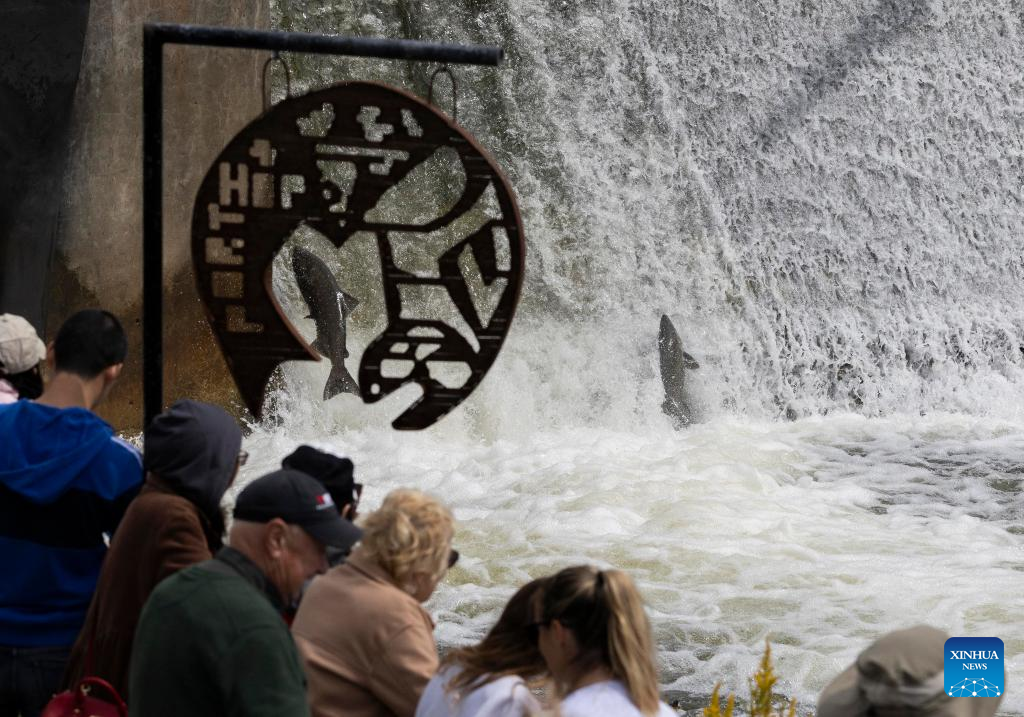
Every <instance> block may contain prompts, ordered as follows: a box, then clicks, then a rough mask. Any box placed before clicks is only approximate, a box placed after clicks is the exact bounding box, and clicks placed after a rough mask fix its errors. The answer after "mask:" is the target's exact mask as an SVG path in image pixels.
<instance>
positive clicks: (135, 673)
mask: <svg viewBox="0 0 1024 717" xmlns="http://www.w3.org/2000/svg"><path fill="white" fill-rule="evenodd" d="M233 516H234V523H233V524H232V526H231V532H230V537H229V546H230V547H224V548H222V549H221V550H220V551H219V552H218V553H217V555H216V557H215V558H214V559H213V560H208V561H206V562H203V563H200V564H198V565H193V566H192V567H190V568H186V569H185V570H182V571H181V572H178V573H176V574H175V575H172V576H171V577H169V578H168V579H167V580H165V581H163V582H162V583H160V585H159V586H158V587H157V588H156V590H154V591H153V594H152V595H151V596H150V598H149V600H148V601H147V602H146V606H145V608H143V611H142V616H141V618H140V619H139V626H138V628H137V630H136V632H135V643H134V646H133V649H132V659H131V679H130V692H131V702H130V705H129V710H130V714H131V715H139V716H140V717H171V716H172V715H173V716H174V717H177V716H178V715H189V716H190V717H205V716H206V715H209V716H210V717H213V716H214V715H216V716H217V717H220V716H222V715H237V716H238V717H242V716H243V715H244V716H257V715H266V717H292V716H301V717H307V716H308V715H309V705H308V703H307V701H306V678H305V675H304V674H303V671H302V666H301V663H300V661H299V656H298V652H297V650H296V648H295V643H294V642H293V641H292V638H291V635H290V633H289V631H288V628H287V626H286V625H285V622H284V620H283V618H282V617H281V611H282V610H283V609H284V608H285V607H286V606H287V605H288V604H289V603H290V602H291V601H293V600H295V599H296V598H297V597H298V594H299V591H300V590H301V589H302V585H303V583H304V582H305V581H306V580H307V579H308V578H310V577H311V576H313V575H315V574H317V573H320V572H323V571H324V570H326V569H327V558H326V546H328V545H339V544H342V543H343V542H344V541H345V540H346V539H347V532H346V531H345V526H344V525H343V524H342V518H341V515H340V514H339V513H338V510H337V508H335V506H334V502H333V501H332V500H331V497H330V494H329V493H328V492H327V489H326V488H324V486H323V484H322V483H320V482H318V481H317V480H316V479H314V478H312V477H311V476H308V475H306V474H305V473H300V472H299V471H293V470H279V471H275V472H273V473H270V474H268V475H265V476H263V477H262V478H258V479H256V480H255V481H253V482H252V483H250V484H249V485H248V486H247V487H246V488H245V489H244V490H243V491H242V492H241V493H240V494H239V496H238V499H237V501H236V502H235V508H234V513H233Z"/></svg>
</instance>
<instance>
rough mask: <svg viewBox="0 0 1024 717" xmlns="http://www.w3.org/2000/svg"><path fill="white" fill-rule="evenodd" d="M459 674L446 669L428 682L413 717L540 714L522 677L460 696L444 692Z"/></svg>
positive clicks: (501, 679)
mask: <svg viewBox="0 0 1024 717" xmlns="http://www.w3.org/2000/svg"><path fill="white" fill-rule="evenodd" d="M459 672H461V670H460V668H458V667H454V666H451V667H445V668H444V669H442V670H441V671H440V672H438V673H437V674H436V675H434V677H433V678H432V679H431V680H430V682H428V683H427V687H426V689H425V690H423V696H422V697H420V703H419V704H418V705H417V706H416V717H528V715H532V714H535V713H538V712H540V704H539V703H538V702H537V700H536V699H535V698H534V696H533V694H532V693H531V692H530V688H529V687H527V686H526V683H525V682H523V680H522V678H520V677H516V676H514V675H513V676H510V677H499V678H498V679H497V680H494V681H493V682H488V683H487V684H485V685H482V686H480V687H477V688H476V689H475V690H470V691H469V692H466V693H464V694H463V695H462V698H461V699H459V695H458V694H457V693H449V692H446V691H445V686H446V685H447V684H448V682H449V681H451V680H452V679H453V678H454V677H455V675H457V674H459Z"/></svg>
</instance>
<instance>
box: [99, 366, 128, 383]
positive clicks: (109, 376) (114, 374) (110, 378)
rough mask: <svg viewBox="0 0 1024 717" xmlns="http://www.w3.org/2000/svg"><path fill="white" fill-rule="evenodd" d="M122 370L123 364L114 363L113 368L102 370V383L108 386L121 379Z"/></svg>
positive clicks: (108, 367)
mask: <svg viewBox="0 0 1024 717" xmlns="http://www.w3.org/2000/svg"><path fill="white" fill-rule="evenodd" d="M123 368H124V364H123V363H115V364H114V365H113V366H107V367H106V368H105V369H103V379H104V381H103V382H104V383H105V384H107V385H108V386H109V385H110V384H112V383H114V381H116V380H117V379H119V378H120V377H121V369H123Z"/></svg>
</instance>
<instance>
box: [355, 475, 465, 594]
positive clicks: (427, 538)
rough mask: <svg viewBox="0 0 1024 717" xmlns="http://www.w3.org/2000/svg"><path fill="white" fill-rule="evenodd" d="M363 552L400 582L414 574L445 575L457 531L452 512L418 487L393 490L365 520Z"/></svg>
mask: <svg viewBox="0 0 1024 717" xmlns="http://www.w3.org/2000/svg"><path fill="white" fill-rule="evenodd" d="M362 528H363V538H362V552H363V554H364V555H366V556H367V557H369V558H372V559H374V560H376V561H377V563H378V564H379V565H380V566H381V567H382V568H384V570H386V571H387V572H388V574H390V575H391V577H392V578H394V580H395V582H397V583H398V584H399V585H402V584H405V583H406V582H407V581H408V580H409V579H410V578H411V577H412V575H413V574H414V573H426V574H428V575H430V576H431V577H432V578H437V577H439V576H441V575H442V574H443V573H444V571H445V570H446V569H447V567H448V553H449V551H450V550H451V544H452V536H453V535H454V533H455V526H454V519H453V518H452V514H451V511H450V510H448V508H446V507H445V506H443V505H442V504H441V503H440V502H439V501H438V500H437V499H436V498H434V497H432V496H429V495H427V494H426V493H421V492H420V491H418V490H410V489H404V488H403V489H399V490H393V491H391V492H390V493H388V494H387V496H386V497H385V498H384V502H383V503H382V504H381V506H380V508H378V509H377V510H376V511H374V512H373V513H370V514H369V515H368V516H366V518H364V519H363V521H362Z"/></svg>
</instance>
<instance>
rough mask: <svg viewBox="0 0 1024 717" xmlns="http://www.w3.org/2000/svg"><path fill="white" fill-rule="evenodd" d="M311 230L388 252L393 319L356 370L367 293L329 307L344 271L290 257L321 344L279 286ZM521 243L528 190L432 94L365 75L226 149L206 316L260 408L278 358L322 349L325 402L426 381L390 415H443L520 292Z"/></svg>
mask: <svg viewBox="0 0 1024 717" xmlns="http://www.w3.org/2000/svg"><path fill="white" fill-rule="evenodd" d="M441 160H444V162H447V163H448V164H450V165H452V166H453V167H454V168H455V170H454V174H453V175H452V176H454V177H455V179H453V180H452V181H436V180H435V179H434V178H433V177H434V175H433V174H431V172H435V171H436V166H437V165H438V164H439V163H442V164H443V163H444V162H442V161H441ZM424 186H426V187H427V189H428V191H423V187H424ZM434 189H437V191H436V192H435V191H433V190H434ZM442 189H443V190H444V191H442ZM434 194H439V195H443V196H444V199H445V201H438V200H437V198H436V197H433V198H432V195H434ZM300 226H305V227H308V228H309V229H312V230H314V231H316V232H318V233H319V234H321V235H322V236H323V237H326V238H327V240H329V241H330V242H331V243H332V244H333V245H334V246H335V247H337V248H339V249H340V248H342V247H344V246H345V244H346V242H348V241H349V240H350V239H351V238H352V237H354V236H356V235H360V236H362V237H369V238H371V240H372V241H373V243H374V244H375V246H376V249H377V252H378V254H379V258H380V268H381V271H380V277H381V282H382V286H381V287H380V290H381V295H382V296H383V305H384V311H385V314H386V316H385V317H383V318H384V319H385V320H386V321H385V322H384V324H385V326H384V329H383V330H382V331H381V332H380V333H379V334H378V335H377V336H375V337H373V338H371V340H370V341H369V345H368V346H367V348H366V350H365V351H364V352H363V354H362V356H361V357H360V360H359V369H358V372H357V376H358V382H356V381H355V380H354V379H353V378H352V375H351V374H349V373H348V370H347V368H346V367H345V359H346V358H347V357H348V347H347V340H348V335H347V334H348V316H349V314H350V313H351V311H352V310H353V309H354V308H355V304H356V303H358V302H360V301H361V300H365V299H366V298H367V297H366V296H362V295H358V294H359V292H352V293H354V294H357V296H355V297H349V298H345V297H346V296H348V295H347V294H345V293H344V292H341V294H335V297H338V296H342V299H341V303H340V304H338V305H337V306H334V307H329V306H328V303H329V302H327V301H326V300H323V299H319V298H317V296H318V295H319V294H320V293H321V292H323V293H324V294H325V295H330V293H331V292H332V291H333V290H334V289H333V288H332V281H333V276H331V277H330V279H328V277H326V276H323V277H321V278H320V279H311V278H310V277H311V276H314V275H316V276H320V269H319V268H314V267H315V266H316V265H315V264H312V263H310V264H309V265H308V266H306V268H305V269H303V270H301V271H300V266H299V264H300V263H303V265H304V266H305V262H306V261H307V259H308V257H303V255H301V254H299V255H296V256H293V268H294V269H295V270H296V278H297V281H298V282H299V284H300V293H302V295H303V297H304V298H305V300H306V302H307V304H308V305H309V307H310V314H311V315H312V317H313V318H314V320H315V321H316V324H317V340H316V342H315V345H309V344H307V343H306V341H305V340H304V339H303V338H302V336H301V334H300V333H299V332H298V331H297V330H296V328H295V327H294V326H293V325H292V324H291V322H290V321H289V320H288V319H287V317H286V316H285V314H284V312H283V311H282V309H281V307H280V305H279V304H278V302H277V300H276V298H275V297H274V294H273V291H272V290H271V266H272V263H273V260H274V257H275V255H276V254H277V252H278V250H279V249H280V248H281V246H282V245H283V244H284V242H285V241H286V240H287V239H288V238H289V237H290V236H291V235H292V233H293V232H294V231H295V230H296V229H297V228H298V227H300ZM524 253H525V242H524V238H523V232H522V221H521V219H520V216H519V209H518V207H517V206H516V202H515V198H514V196H513V194H512V190H511V188H510V187H509V185H508V182H507V180H506V179H505V177H504V175H503V174H502V172H501V170H500V169H499V168H498V167H497V165H496V164H495V163H494V161H493V160H492V159H491V158H490V157H489V156H488V155H487V153H486V152H485V151H484V150H483V149H482V148H481V147H480V146H479V145H478V144H477V143H476V142H475V141H474V140H473V138H472V137H471V136H469V135H468V134H467V133H466V132H465V131H464V130H463V129H461V128H460V127H458V126H457V125H456V124H455V123H454V122H453V121H452V120H451V119H450V118H449V117H447V116H446V115H444V114H443V113H441V112H439V111H438V110H436V109H435V108H433V107H431V106H430V105H428V104H426V103H424V102H423V101H422V100H420V99H418V98H416V97H414V96H413V95H410V94H408V93H406V92H403V91H401V90H398V89H395V88H392V87H387V86H385V85H380V84H375V83H368V82H351V83H343V84H340V85H336V86H334V87H330V88H327V89H325V90H320V91H318V92H313V93H310V94H308V95H304V96H302V97H294V98H289V99H286V100H285V101H283V102H281V103H279V104H277V105H275V106H273V107H271V108H270V109H269V110H267V111H266V112H265V113H264V114H263V115H261V116H260V117H258V118H257V119H256V120H254V121H253V122H252V123H251V124H249V125H248V126H247V127H245V128H244V129H243V130H242V131H241V132H240V133H239V134H238V135H236V136H235V138H234V139H232V140H231V142H230V143H229V144H228V145H227V146H226V147H225V148H224V150H223V151H222V152H221V154H220V156H218V157H217V159H216V160H215V161H214V163H213V165H212V167H211V168H210V170H209V172H208V173H207V175H206V177H205V178H204V180H203V182H202V184H201V186H200V188H199V192H198V194H197V197H196V204H195V207H194V210H193V215H192V256H193V265H194V267H195V275H196V282H197V286H198V289H199V293H200V296H201V297H202V299H203V302H204V304H205V306H206V313H207V318H208V320H209V322H210V325H211V327H212V329H213V331H214V334H215V335H216V337H217V340H218V342H219V343H220V346H221V348H222V350H223V351H224V354H225V357H226V359H227V362H228V366H229V368H230V369H231V372H232V375H233V376H234V378H235V382H236V384H237V385H238V388H239V392H240V393H241V395H242V398H243V400H244V401H245V403H246V405H247V406H248V407H249V409H250V410H251V411H252V412H253V414H254V415H256V416H257V417H258V416H260V414H261V411H262V407H263V400H264V392H265V389H266V385H267V381H268V380H269V378H270V375H271V373H272V372H273V371H274V369H275V368H276V367H277V366H278V365H279V364H280V363H282V362H284V361H294V360H317V359H318V356H317V353H322V354H323V355H324V356H326V357H327V358H329V359H330V360H331V362H332V378H330V379H329V380H328V385H327V387H326V388H325V391H324V397H325V398H329V397H330V396H333V395H336V394H337V392H356V391H358V395H359V396H360V397H361V398H362V400H363V401H364V402H366V403H373V402H376V401H380V400H382V399H383V398H385V397H386V396H389V395H391V394H392V393H394V392H395V391H397V390H398V389H399V388H401V387H403V386H405V385H407V384H410V383H414V384H417V385H418V386H420V388H421V389H422V395H421V396H420V397H419V398H418V399H417V400H415V401H414V402H413V403H412V404H411V405H409V406H408V407H407V408H406V409H405V410H404V411H403V412H402V413H401V414H400V415H399V416H398V417H397V418H396V419H395V420H394V421H393V423H392V425H393V426H394V427H395V428H400V429H418V428H425V427H427V426H429V425H431V424H433V423H434V422H436V421H437V420H439V419H440V418H441V417H443V416H444V415H445V414H447V413H448V412H449V411H451V410H452V409H454V408H455V407H456V406H458V405H459V404H460V403H461V402H462V401H464V400H465V399H466V397H467V396H469V394H470V393H471V392H472V391H473V389H475V388H476V386H477V385H479V383H480V381H481V380H482V379H483V377H484V375H485V374H486V373H487V371H488V370H489V369H490V367H491V366H492V365H493V363H494V361H495V359H496V357H497V354H498V351H499V350H500V348H501V346H502V344H503V342H504V340H505V337H506V336H507V334H508V330H509V326H510V323H511V320H512V316H513V314H514V313H515V307H516V304H517V302H518V299H519V293H520V290H521V286H522V278H523V269H524V261H525V259H524ZM313 258H315V257H313ZM323 268H324V269H326V267H323ZM327 274H328V275H330V272H329V271H328V272H327ZM303 277H305V278H303ZM353 285H358V286H362V285H363V282H356V283H355V284H353ZM334 287H335V288H336V282H335V284H334ZM338 291H340V289H339V290H338ZM314 305H315V306H314ZM366 306H367V304H366V303H365V302H364V303H363V308H361V309H360V312H361V316H362V313H363V312H365V311H367V308H366ZM368 318H370V317H368ZM369 323H372V322H371V321H367V324H369ZM396 366H397V367H399V368H398V369H397V370H396Z"/></svg>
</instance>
